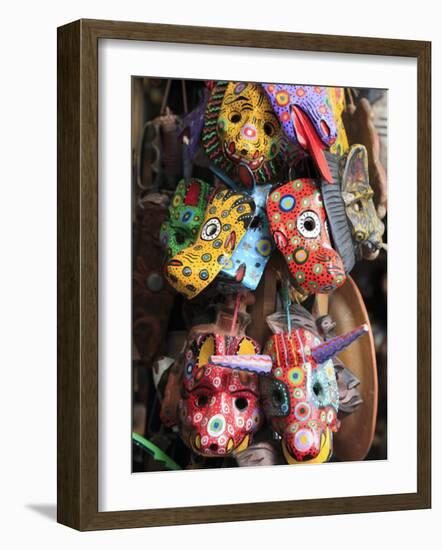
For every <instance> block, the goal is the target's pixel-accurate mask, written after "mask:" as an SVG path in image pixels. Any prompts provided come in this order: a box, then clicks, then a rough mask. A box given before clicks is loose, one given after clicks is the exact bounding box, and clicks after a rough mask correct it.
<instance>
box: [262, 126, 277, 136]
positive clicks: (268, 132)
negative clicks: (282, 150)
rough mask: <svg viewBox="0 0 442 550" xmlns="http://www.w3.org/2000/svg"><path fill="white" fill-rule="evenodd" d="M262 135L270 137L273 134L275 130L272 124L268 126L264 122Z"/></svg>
mask: <svg viewBox="0 0 442 550" xmlns="http://www.w3.org/2000/svg"><path fill="white" fill-rule="evenodd" d="M264 133H265V134H266V135H267V136H269V137H272V136H273V134H274V133H275V128H274V127H273V124H270V122H265V123H264Z"/></svg>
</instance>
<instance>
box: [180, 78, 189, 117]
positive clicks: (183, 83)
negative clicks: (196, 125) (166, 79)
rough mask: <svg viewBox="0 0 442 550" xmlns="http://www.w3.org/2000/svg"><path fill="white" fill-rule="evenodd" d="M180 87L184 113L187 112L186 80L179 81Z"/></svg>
mask: <svg viewBox="0 0 442 550" xmlns="http://www.w3.org/2000/svg"><path fill="white" fill-rule="evenodd" d="M181 87H182V90H183V105H184V114H187V111H188V107H187V92H186V81H185V80H182V81H181Z"/></svg>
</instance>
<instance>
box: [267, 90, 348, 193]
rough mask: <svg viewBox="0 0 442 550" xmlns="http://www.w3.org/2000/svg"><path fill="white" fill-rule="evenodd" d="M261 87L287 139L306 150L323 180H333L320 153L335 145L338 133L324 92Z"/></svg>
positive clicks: (331, 108)
mask: <svg viewBox="0 0 442 550" xmlns="http://www.w3.org/2000/svg"><path fill="white" fill-rule="evenodd" d="M263 88H264V90H265V92H266V93H267V95H268V98H269V100H270V102H271V104H272V107H273V109H274V111H275V113H276V115H277V116H278V118H279V120H280V121H281V124H282V127H283V128H284V132H285V133H286V135H287V137H288V138H289V140H290V141H291V142H292V143H295V144H300V145H301V147H302V148H303V149H305V150H306V151H308V153H309V154H310V155H311V157H312V159H313V160H314V162H315V165H316V167H317V168H318V170H319V173H320V174H321V175H322V177H323V178H324V179H325V180H326V181H329V182H331V181H333V180H332V176H331V173H330V170H329V168H328V165H327V161H326V159H325V157H324V153H323V151H324V149H327V148H329V147H330V146H331V145H333V144H334V143H335V141H336V138H337V135H338V130H337V126H336V120H335V116H334V113H333V106H332V104H331V102H330V98H329V96H328V94H327V91H326V89H325V88H324V87H323V86H303V85H294V84H263Z"/></svg>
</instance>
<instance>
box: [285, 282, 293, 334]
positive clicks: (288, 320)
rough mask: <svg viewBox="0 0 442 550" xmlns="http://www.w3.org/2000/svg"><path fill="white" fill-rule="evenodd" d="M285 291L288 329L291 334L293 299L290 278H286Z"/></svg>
mask: <svg viewBox="0 0 442 550" xmlns="http://www.w3.org/2000/svg"><path fill="white" fill-rule="evenodd" d="M285 283H286V286H285V292H284V298H285V311H286V315H287V330H288V333H289V334H290V333H291V332H292V320H291V318H290V306H291V300H290V283H289V280H288V279H286V281H285Z"/></svg>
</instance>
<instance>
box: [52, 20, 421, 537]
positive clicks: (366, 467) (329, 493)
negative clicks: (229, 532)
mask: <svg viewBox="0 0 442 550" xmlns="http://www.w3.org/2000/svg"><path fill="white" fill-rule="evenodd" d="M430 51H431V49H430V43H428V42H416V41H403V40H386V39H381V38H360V37H342V36H325V35H305V34H292V33H280V32H261V31H251V30H234V29H216V28H198V27H180V26H171V25H155V24H145V23H127V22H124V23H123V22H111V21H95V20H80V21H77V22H74V23H70V24H68V25H66V26H64V27H61V28H59V30H58V277H59V278H58V326H59V332H58V520H59V521H60V522H61V523H63V524H66V525H68V526H71V527H74V528H76V529H80V530H93V529H110V528H123V527H146V526H159V525H172V524H183V523H203V522H220V521H239V520H250V519H270V518H281V517H296V516H307V515H308V516H311V515H325V514H340V513H357V512H375V511H387V510H405V509H416V508H428V507H430V506H431V497H430V494H431V464H430V456H431V452H430V433H431V403H430V394H431V372H430V323H431V320H430V315H431V308H430V295H431V282H430V265H431V258H430V248H431V218H430V205H431V197H430V158H431V153H430V151H431V142H430V136H431V132H430V102H431V98H430V87H431V86H430V65H431V62H430Z"/></svg>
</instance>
